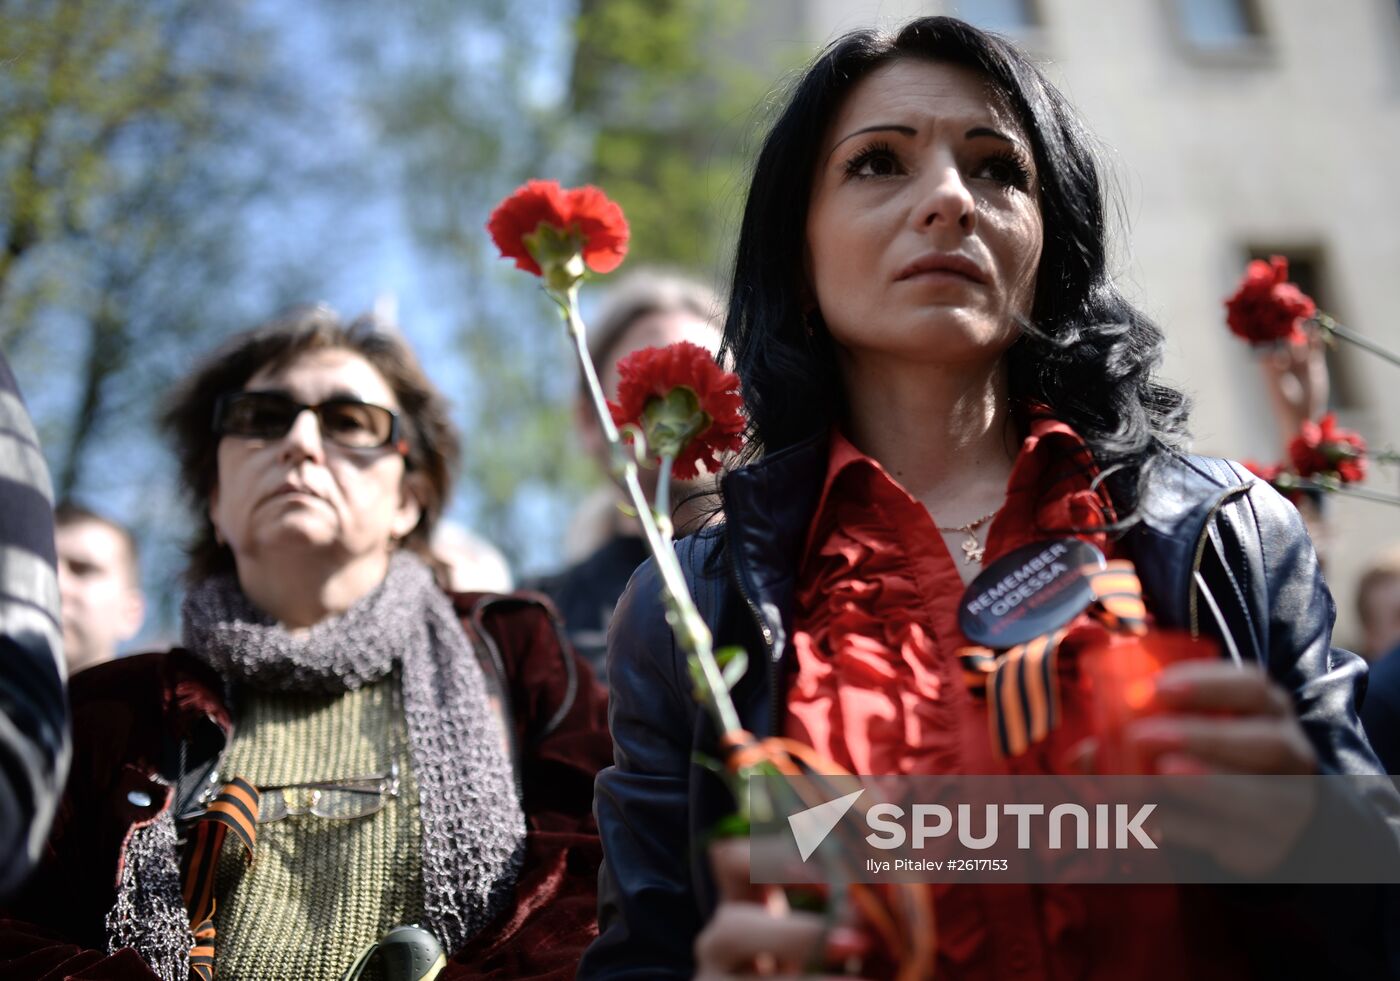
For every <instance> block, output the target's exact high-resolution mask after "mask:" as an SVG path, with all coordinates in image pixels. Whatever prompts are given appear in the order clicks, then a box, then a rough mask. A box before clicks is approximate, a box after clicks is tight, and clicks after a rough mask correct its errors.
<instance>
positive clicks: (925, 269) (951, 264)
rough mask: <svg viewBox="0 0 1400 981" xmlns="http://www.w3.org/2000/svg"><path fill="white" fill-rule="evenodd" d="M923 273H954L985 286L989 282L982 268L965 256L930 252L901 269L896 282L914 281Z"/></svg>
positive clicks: (953, 253)
mask: <svg viewBox="0 0 1400 981" xmlns="http://www.w3.org/2000/svg"><path fill="white" fill-rule="evenodd" d="M923 273H952V274H953V275H955V276H962V277H964V278H966V279H970V280H972V281H973V282H974V283H982V284H983V285H985V284H986V283H987V281H988V277H987V274H986V273H985V272H983V271H982V267H981V266H979V265H978V264H977V263H975V262H973V261H972V260H971V259H969V258H968V257H967V256H965V255H959V254H957V253H955V252H929V253H926V254H925V255H921V256H919V258H917V259H915V260H914V261H913V262H911V263H909V265H907V266H905V267H904V268H903V269H901V270H900V271H899V275H897V276H895V282H901V281H903V280H906V279H912V278H913V277H915V276H918V275H921V274H923Z"/></svg>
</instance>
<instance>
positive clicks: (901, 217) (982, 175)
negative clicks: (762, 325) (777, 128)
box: [806, 59, 1042, 363]
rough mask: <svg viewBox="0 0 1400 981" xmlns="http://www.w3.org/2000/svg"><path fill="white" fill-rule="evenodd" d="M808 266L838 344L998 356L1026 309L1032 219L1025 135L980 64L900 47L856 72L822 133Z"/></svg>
mask: <svg viewBox="0 0 1400 981" xmlns="http://www.w3.org/2000/svg"><path fill="white" fill-rule="evenodd" d="M820 154H821V156H820V158H819V159H818V161H817V169H816V173H815V176H814V180H813V185H812V197H811V202H810V209H809V212H808V217H807V229H806V231H807V256H806V259H807V274H808V282H809V283H810V286H811V290H812V294H813V298H814V299H815V301H816V303H817V305H818V306H819V308H820V311H821V314H822V318H823V319H824V320H825V322H826V324H827V327H828V328H829V329H830V331H831V334H832V337H833V338H834V339H835V341H836V342H837V344H838V345H839V346H840V347H841V348H842V349H843V350H844V352H845V354H846V355H847V356H849V357H857V358H858V357H861V356H863V355H865V354H881V355H886V356H893V357H897V358H899V359H901V360H912V361H925V362H943V363H954V362H959V361H972V360H979V359H985V358H987V357H995V356H997V355H999V354H1000V353H1001V352H1002V351H1003V350H1005V348H1006V347H1007V346H1009V345H1010V344H1011V342H1012V341H1013V340H1014V339H1015V337H1016V333H1017V328H1016V326H1015V322H1014V318H1015V317H1016V316H1018V315H1019V316H1024V315H1026V314H1028V313H1029V312H1030V308H1031V303H1032V299H1033V297H1034V294H1035V278H1036V267H1037V265H1038V264H1039V262H1040V251H1041V241H1042V226H1041V217H1040V205H1039V202H1038V182H1037V176H1036V172H1035V162H1034V158H1033V156H1032V153H1031V144H1030V142H1029V140H1028V139H1027V138H1026V135H1025V133H1024V132H1023V130H1022V128H1021V126H1020V124H1019V122H1018V121H1017V120H1016V118H1015V115H1014V114H1013V113H1012V112H1011V111H1010V110H1008V109H1006V108H1005V107H1004V106H1003V105H1002V104H1001V99H1000V98H998V97H997V96H996V95H995V93H994V90H993V89H992V88H991V87H990V85H989V83H988V82H987V80H986V78H985V77H983V76H982V75H980V74H978V73H976V72H974V71H972V70H970V69H967V68H963V67H960V66H956V65H949V64H942V63H938V62H929V61H922V60H916V59H902V60H899V61H895V62H892V63H890V64H888V65H885V66H883V67H882V68H880V69H877V70H876V71H874V72H872V73H871V74H869V75H868V76H866V77H865V78H864V79H862V80H861V81H860V82H859V83H857V84H856V86H855V87H854V88H853V89H852V90H851V92H850V93H849V94H848V95H847V97H846V99H845V101H844V102H843V103H842V104H841V107H840V109H839V111H838V112H837V114H836V117H835V118H834V119H833V120H832V123H831V126H830V128H829V130H828V131H827V134H826V138H825V140H824V141H823V143H822V145H821V150H820Z"/></svg>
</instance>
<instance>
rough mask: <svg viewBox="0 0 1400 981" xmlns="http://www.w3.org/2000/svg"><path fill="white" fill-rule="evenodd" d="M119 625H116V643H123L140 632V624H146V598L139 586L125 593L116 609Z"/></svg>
mask: <svg viewBox="0 0 1400 981" xmlns="http://www.w3.org/2000/svg"><path fill="white" fill-rule="evenodd" d="M118 617H119V619H120V621H121V622H120V623H119V624H118V625H117V642H118V643H125V642H126V641H128V640H130V639H131V638H133V637H135V636H136V635H137V634H138V633H140V632H141V624H143V623H145V622H146V597H145V596H144V595H142V593H141V587H140V586H132V587H131V588H129V589H128V590H127V591H126V596H125V597H124V598H123V600H122V602H121V605H120V607H119V609H118Z"/></svg>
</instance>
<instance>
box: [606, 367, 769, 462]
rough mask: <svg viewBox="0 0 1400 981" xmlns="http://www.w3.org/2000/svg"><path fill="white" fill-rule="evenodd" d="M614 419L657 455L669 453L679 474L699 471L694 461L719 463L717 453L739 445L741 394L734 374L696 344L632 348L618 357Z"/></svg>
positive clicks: (741, 412) (742, 426) (740, 442)
mask: <svg viewBox="0 0 1400 981" xmlns="http://www.w3.org/2000/svg"><path fill="white" fill-rule="evenodd" d="M617 371H618V376H619V380H618V383H617V402H615V403H614V402H609V403H608V408H609V409H611V410H612V417H613V421H614V422H615V423H617V425H619V426H628V425H631V426H636V427H637V428H638V429H640V430H641V431H642V432H643V433H644V434H645V435H646V440H647V448H648V450H649V451H651V452H652V453H653V455H656V456H672V457H673V458H674V460H675V463H674V464H673V466H672V470H671V472H672V473H673V474H674V475H675V476H676V477H677V478H678V479H680V480H689V479H691V478H692V477H695V476H696V475H697V474H699V472H700V471H699V466H698V465H699V464H700V463H704V464H705V467H706V468H707V469H708V470H710V471H715V470H718V469H719V466H720V459H719V457H720V454H722V453H732V452H736V451H738V450H739V449H741V448H742V447H743V445H744V440H743V432H744V417H743V408H744V400H743V399H742V398H741V397H740V395H739V376H738V375H735V374H734V373H733V372H731V371H725V370H724V369H723V368H721V367H720V366H719V365H717V364H715V359H714V356H713V355H711V354H710V352H709V351H707V350H705V349H704V348H703V347H701V346H700V345H698V344H692V343H690V342H689V341H679V342H677V343H675V344H671V345H668V346H666V347H648V348H643V349H642V350H640V351H634V352H633V353H632V354H629V355H628V356H627V357H625V358H623V359H622V360H621V361H619V362H618V363H617Z"/></svg>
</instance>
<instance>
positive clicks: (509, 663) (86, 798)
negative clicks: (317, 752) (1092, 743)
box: [0, 594, 612, 981]
mask: <svg viewBox="0 0 1400 981" xmlns="http://www.w3.org/2000/svg"><path fill="white" fill-rule="evenodd" d="M453 601H454V603H455V604H456V606H457V609H458V612H459V613H461V615H462V619H463V623H464V625H465V626H466V627H467V628H468V630H469V632H470V633H472V634H473V639H474V642H475V643H476V644H477V647H478V653H479V655H480V656H481V658H482V662H483V667H484V668H485V670H486V673H487V675H488V681H489V682H491V683H492V684H493V685H494V686H496V688H497V690H498V691H499V692H500V693H501V694H502V696H503V701H504V703H505V704H506V706H507V709H508V714H509V716H510V722H511V729H512V732H511V736H512V739H513V743H514V747H513V748H514V751H515V756H516V763H517V772H518V774H519V777H520V783H521V788H522V794H523V804H524V809H525V816H526V821H527V824H528V828H529V838H528V840H527V843H526V855H525V861H524V865H523V867H522V871H521V875H520V879H519V881H518V882H517V883H516V898H515V903H514V905H513V907H512V908H511V909H509V910H508V911H507V912H505V913H504V914H502V916H501V918H500V919H499V920H498V921H497V922H496V923H494V924H493V925H492V926H491V927H489V928H487V929H486V930H484V931H483V932H482V933H481V934H479V935H478V936H477V937H476V938H475V939H473V940H472V941H471V942H470V943H469V944H468V945H467V946H466V947H465V948H464V949H462V950H460V951H458V952H457V953H456V954H455V955H454V956H453V958H452V960H451V963H450V964H449V966H448V967H447V969H446V970H445V971H444V972H443V973H442V974H441V975H439V977H440V978H441V979H442V981H464V979H468V978H472V979H487V978H490V979H497V978H499V979H505V978H550V979H556V978H557V979H564V978H572V977H573V976H574V972H575V969H576V967H577V964H578V960H579V957H580V955H581V954H582V952H583V949H584V948H585V947H586V946H587V945H588V943H589V942H590V941H591V940H592V939H593V938H594V937H595V936H597V932H598V931H597V922H596V914H597V911H596V902H597V875H598V865H599V862H600V861H601V852H600V850H599V845H598V833H597V828H596V826H595V824H594V821H593V814H592V803H593V777H594V775H595V774H596V773H597V772H598V770H599V769H601V768H602V767H604V766H606V765H608V764H609V763H611V762H612V743H611V741H610V739H609V737H608V730H607V712H606V704H605V699H606V696H605V694H604V692H603V690H602V688H601V687H600V686H599V685H598V684H597V682H596V681H595V680H594V678H593V675H592V672H591V671H590V670H589V668H588V666H587V665H586V664H584V663H583V662H582V661H580V660H579V659H578V658H576V657H575V656H574V654H573V652H572V650H571V649H570V648H569V647H568V646H567V644H566V643H565V642H564V641H563V640H562V635H561V633H560V631H559V629H558V623H557V621H556V620H555V618H554V617H553V616H552V614H551V612H550V610H549V608H548V607H547V606H546V605H545V604H544V603H542V602H541V601H540V600H539V599H538V598H535V597H532V596H530V595H529V594H516V595H513V596H484V595H480V594H469V595H458V596H454V597H453ZM69 693H70V698H71V702H72V712H73V735H74V751H73V765H72V769H71V771H70V774H69V778H68V785H67V789H66V791H65V794H64V798H63V802H62V804H61V805H60V809H59V813H58V817H57V819H56V821H55V824H54V829H53V833H52V834H51V836H50V838H49V842H48V846H47V848H46V851H45V854H44V857H43V861H42V864H41V865H40V867H39V869H38V871H37V872H36V873H35V875H34V877H33V878H32V879H31V880H30V882H29V884H28V885H27V887H26V889H25V891H24V892H22V893H21V894H20V896H19V897H17V899H16V900H15V901H14V903H13V904H12V905H11V906H10V907H9V909H7V910H5V911H4V912H3V914H0V977H4V978H7V979H35V981H39V979H44V981H50V979H52V981H60V979H64V978H69V977H74V978H104V979H105V978H111V979H128V978H130V979H141V981H148V979H153V978H155V977H156V976H155V975H154V974H153V973H151V971H150V970H149V969H148V968H147V967H146V965H145V963H144V962H143V961H142V960H141V959H140V958H139V957H137V956H136V954H135V953H134V952H133V951H131V950H122V951H119V952H117V953H116V954H114V955H110V956H109V955H107V954H106V953H105V949H106V930H105V926H104V919H105V917H106V915H107V911H108V910H110V909H111V907H112V904H113V902H114V901H115V897H116V885H117V881H118V879H119V869H120V862H121V858H122V851H123V848H124V845H125V842H126V841H127V839H128V836H129V835H130V834H131V831H132V830H133V828H135V827H137V826H138V825H140V824H142V823H145V822H147V821H150V820H151V819H153V818H154V817H155V816H156V815H157V814H159V813H160V812H161V810H162V809H164V808H165V807H168V806H170V804H171V798H172V797H173V796H174V793H173V792H172V790H171V789H170V788H169V787H168V786H167V783H168V782H169V781H170V780H171V779H172V778H173V777H174V776H175V775H177V774H178V773H180V772H185V773H189V772H192V771H197V770H201V769H203V767H202V766H201V764H203V763H208V762H210V761H212V760H215V759H217V757H218V756H219V755H220V754H221V753H222V752H223V750H224V747H225V745H226V743H227V738H228V734H229V731H230V717H229V711H228V708H227V706H226V704H225V701H224V696H223V684H222V682H221V680H220V679H219V677H218V676H217V675H216V674H215V673H214V672H213V671H211V670H210V669H209V668H207V667H206V666H205V665H204V664H203V663H201V662H200V661H198V660H197V659H196V658H194V657H193V656H192V655H191V654H189V653H188V652H187V651H184V650H181V649H178V648H177V649H175V650H171V651H165V652H158V653H151V654H141V655H136V656H133V657H125V658H120V659H118V660H116V661H112V662H109V663H107V664H102V665H98V666H95V667H93V668H90V669H88V670H86V671H82V672H79V673H78V674H77V675H75V676H74V677H73V679H72V680H71V682H70V685H69ZM182 745H183V748H184V760H183V764H182V761H181V759H180V755H181V747H182ZM161 774H164V775H165V782H162V781H160V780H157V776H159V775H161ZM147 800H149V801H150V803H149V804H145V801H147ZM215 969H216V971H217V963H216V968H215Z"/></svg>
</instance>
